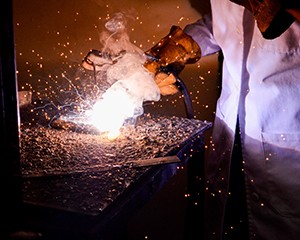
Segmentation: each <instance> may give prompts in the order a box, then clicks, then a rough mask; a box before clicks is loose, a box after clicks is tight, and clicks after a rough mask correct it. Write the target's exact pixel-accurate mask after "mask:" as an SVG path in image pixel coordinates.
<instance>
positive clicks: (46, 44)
mask: <svg viewBox="0 0 300 240" xmlns="http://www.w3.org/2000/svg"><path fill="white" fill-rule="evenodd" d="M13 11H14V31H15V46H16V61H17V78H18V90H19V91H20V90H30V91H32V92H33V93H34V94H37V95H38V94H40V92H46V91H52V90H53V89H51V88H53V86H54V85H55V84H62V83H63V81H65V80H64V79H63V78H62V73H66V74H67V75H68V76H69V79H70V80H71V81H72V76H74V73H75V72H76V71H77V69H78V67H79V65H80V63H81V61H82V59H83V57H84V56H85V55H86V54H87V53H88V52H89V50H90V49H99V47H100V44H99V34H100V33H101V31H103V29H104V24H105V22H106V21H107V19H109V18H110V17H112V16H113V14H114V13H117V12H123V13H125V14H126V15H127V16H129V18H128V19H129V20H128V26H127V27H128V32H129V35H130V39H131V42H132V43H134V44H135V45H136V46H138V47H139V48H141V49H142V50H143V51H146V50H148V49H149V48H151V47H152V46H153V45H154V44H155V43H156V42H158V41H159V40H160V39H161V38H162V37H164V36H165V35H166V34H168V32H169V29H170V28H171V26H172V25H178V26H181V27H182V28H183V27H184V26H185V25H186V24H188V23H192V22H194V21H195V20H197V19H198V18H200V17H201V16H202V15H203V14H205V12H207V11H208V3H207V1H206V0H199V1H196V0H192V1H188V0H152V1H148V0H129V1H119V0H111V1H102V0H64V1H59V0H47V1H39V0H16V1H14V9H13ZM218 67H219V63H218V55H212V56H208V57H204V58H202V59H201V60H200V61H199V62H198V63H196V64H193V65H188V66H186V67H185V69H184V70H183V72H182V73H181V75H180V76H181V78H182V79H183V80H184V82H185V84H186V86H187V88H188V90H189V92H190V96H191V98H192V101H193V107H194V116H195V118H197V119H200V120H203V121H204V120H207V121H210V122H212V121H213V118H214V111H215V104H216V99H217V96H218V93H219V77H218V76H219V72H218V71H219V70H218ZM145 111H146V112H152V113H159V114H161V115H167V116H172V115H176V116H183V117H185V116H186V113H185V109H184V104H183V100H182V96H181V95H180V94H176V95H173V96H167V97H162V98H161V100H160V101H159V102H156V103H155V104H153V105H151V106H147V107H145ZM210 134H211V130H209V131H207V132H206V133H205V145H206V147H207V146H208V142H209V138H210ZM186 183H187V171H186V168H183V169H180V170H179V172H178V174H177V175H176V176H174V178H173V179H172V180H171V181H170V183H169V184H168V185H167V186H166V187H165V188H164V189H163V190H162V191H161V192H160V193H159V194H157V195H156V196H154V198H153V200H152V201H151V202H149V204H148V205H147V206H146V207H145V208H144V209H142V210H141V211H140V212H139V213H137V214H136V215H135V217H134V218H133V219H131V220H130V221H129V236H130V239H155V240H159V239H173V240H176V239H178V240H181V239H183V235H184V227H183V226H184V224H185V214H186V205H187V197H186Z"/></svg>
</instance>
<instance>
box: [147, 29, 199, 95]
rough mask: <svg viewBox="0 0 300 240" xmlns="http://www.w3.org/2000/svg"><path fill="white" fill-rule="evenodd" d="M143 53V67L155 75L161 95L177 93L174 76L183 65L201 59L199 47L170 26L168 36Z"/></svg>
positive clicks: (180, 31)
mask: <svg viewBox="0 0 300 240" xmlns="http://www.w3.org/2000/svg"><path fill="white" fill-rule="evenodd" d="M145 53H146V55H147V56H148V60H147V61H146V62H145V64H144V66H145V68H146V69H147V70H148V71H150V72H152V73H153V74H154V75H155V81H156V83H157V85H158V86H159V88H160V90H161V94H162V95H170V94H174V93H177V92H178V89H177V87H176V86H175V84H174V83H175V82H176V77H175V76H174V74H175V75H178V74H179V73H180V72H181V71H182V70H183V69H184V66H185V64H189V63H195V62H197V61H198V60H199V59H200V58H201V49H200V47H199V45H198V44H197V43H196V42H195V41H194V40H193V38H192V37H191V36H189V35H187V34H186V33H184V31H183V30H182V29H181V28H180V27H178V26H172V28H171V29H170V32H169V34H168V35H166V36H165V37H163V38H162V39H161V40H160V41H159V42H158V43H157V44H156V45H154V46H153V47H152V48H151V49H149V50H148V51H146V52H145Z"/></svg>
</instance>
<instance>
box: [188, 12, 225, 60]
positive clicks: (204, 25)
mask: <svg viewBox="0 0 300 240" xmlns="http://www.w3.org/2000/svg"><path fill="white" fill-rule="evenodd" d="M184 32H185V33H186V34H188V35H190V36H191V37H192V38H193V39H194V40H195V41H196V42H197V43H198V45H199V46H200V48H201V53H202V56H206V55H210V54H213V53H216V52H218V51H220V50H221V49H220V47H219V45H218V44H217V43H216V41H215V39H214V36H213V31H212V21H211V17H210V16H209V15H205V16H204V17H203V18H201V19H199V20H198V21H197V22H195V23H192V24H189V25H187V26H186V27H185V28H184Z"/></svg>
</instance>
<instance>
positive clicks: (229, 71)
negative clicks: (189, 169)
mask: <svg viewBox="0 0 300 240" xmlns="http://www.w3.org/2000/svg"><path fill="white" fill-rule="evenodd" d="M211 7H212V22H211V21H210V20H209V19H208V18H206V17H204V18H203V19H201V20H199V21H198V22H196V23H194V24H191V25H188V26H187V27H186V28H185V32H186V33H187V34H189V35H190V36H192V37H193V38H194V40H195V41H196V42H197V43H198V44H199V46H200V47H201V50H202V55H203V56H205V55H209V54H212V53H215V52H217V51H219V50H222V52H223V55H224V62H223V73H222V74H223V75H222V92H221V96H220V98H219V99H218V102H217V110H216V119H215V122H214V129H213V143H212V146H211V150H212V151H211V153H212V154H211V157H210V158H209V159H208V161H207V167H206V175H207V176H206V177H207V183H208V186H207V187H208V188H207V189H208V190H207V196H208V198H209V199H208V201H207V203H206V204H207V205H206V206H205V207H206V212H207V215H206V218H205V223H207V224H206V225H207V228H206V238H205V239H220V236H221V226H222V225H221V222H222V218H223V210H224V203H225V199H226V191H227V188H228V174H229V166H230V157H231V153H232V147H233V142H234V136H235V127H236V124H237V118H238V119H239V125H240V133H241V142H242V143H241V144H242V150H243V159H244V168H245V175H246V191H247V204H248V218H249V231H250V232H249V234H250V239H256V240H262V239H264V240H266V239H268V240H277V239H278V240H279V239H280V240H298V239H300V23H299V22H294V23H293V24H292V25H291V26H290V27H289V28H288V29H287V30H286V31H285V32H284V33H283V34H281V35H280V36H279V37H277V38H275V39H273V40H267V39H264V38H263V36H262V34H261V32H260V31H259V29H258V28H257V24H256V22H255V20H254V19H253V17H252V14H251V13H250V12H249V11H248V10H246V9H245V8H244V7H242V6H240V5H237V4H235V3H232V2H230V1H229V0H211Z"/></svg>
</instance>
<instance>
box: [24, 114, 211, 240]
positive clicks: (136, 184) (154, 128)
mask: <svg viewBox="0 0 300 240" xmlns="http://www.w3.org/2000/svg"><path fill="white" fill-rule="evenodd" d="M166 126H168V127H166ZM210 126H211V124H210V123H206V122H202V121H199V120H192V119H185V118H177V117H172V118H169V117H158V118H157V117H153V116H151V117H150V116H147V117H146V118H142V120H141V121H140V122H137V123H136V124H135V127H134V129H132V128H131V129H130V131H129V132H126V131H125V132H124V133H123V135H124V136H123V139H122V140H120V141H121V142H122V144H123V143H124V146H126V147H124V146H123V145H122V146H120V141H119V143H118V144H117V143H116V145H118V148H115V147H113V145H114V143H109V147H107V146H102V145H101V143H100V146H99V142H98V145H97V146H99V148H97V147H95V146H96V145H93V146H94V149H95V148H96V150H93V151H95V152H93V153H91V154H92V155H91V156H88V158H89V159H87V160H85V161H81V164H79V165H76V164H75V163H74V162H73V159H74V158H76V159H78V157H79V158H80V157H81V156H82V155H81V154H84V153H82V152H78V151H80V149H78V144H79V146H81V147H84V148H87V149H89V144H97V142H95V141H100V142H103V139H98V140H97V136H94V135H89V134H85V133H74V132H70V131H60V130H57V129H42V132H43V135H41V136H40V135H39V134H40V131H39V129H38V130H37V129H34V131H33V133H32V132H31V131H30V130H28V129H26V130H24V131H23V132H24V134H23V136H22V139H24V138H26V140H23V141H28V142H29V143H30V144H29V143H25V144H23V145H27V146H29V148H23V153H22V152H21V157H23V158H24V157H27V158H28V159H27V160H28V161H25V163H24V159H23V173H24V179H23V180H24V182H23V183H24V185H23V186H24V187H23V197H24V207H23V209H24V213H23V216H24V227H25V229H28V230H30V231H37V232H41V233H42V236H43V237H44V238H43V239H56V240H57V239H97V240H100V239H105V240H107V239H126V223H127V222H128V219H129V218H130V217H131V216H132V215H133V214H134V213H135V212H136V211H137V210H139V209H141V208H142V207H143V206H144V205H145V203H147V201H149V200H150V199H151V197H152V196H153V195H154V194H155V193H156V192H158V191H159V190H160V189H161V188H162V187H163V186H164V185H165V184H166V183H167V182H168V181H169V180H170V179H171V177H172V176H174V175H175V174H176V172H177V171H178V169H179V167H181V166H184V165H187V164H188V162H189V161H192V160H193V161H196V162H199V161H202V160H203V159H199V158H202V157H201V156H202V155H203V152H204V143H203V133H204V131H205V130H207V129H208V128H210ZM133 132H134V133H133ZM149 132H151V136H152V137H151V136H150V135H149V134H150V133H149ZM25 133H26V134H25ZM36 134H38V135H39V136H37V135H36ZM164 134H167V136H165V135H164ZM60 135H62V136H63V137H64V142H63V147H65V144H66V142H67V143H68V144H67V145H68V147H70V144H71V148H72V149H73V152H68V154H69V155H71V157H70V156H69V160H68V159H67V160H66V159H64V158H63V157H62V156H59V159H57V157H56V158H53V159H55V161H58V160H60V161H59V164H61V165H60V166H57V165H55V166H53V165H51V164H52V163H50V165H49V162H48V163H47V159H48V160H49V159H50V158H47V156H48V155H49V154H50V153H48V152H47V151H44V152H41V150H36V149H35V147H37V146H34V145H32V143H33V144H37V145H41V143H42V148H46V149H47V148H48V146H44V145H43V144H45V143H48V142H52V143H51V144H50V145H49V146H51V147H54V148H56V149H58V148H61V147H62V146H60V147H58V145H56V143H57V142H56V141H57V138H60V137H59V136H60ZM65 135H67V137H65ZM148 135H149V136H148ZM53 136H56V140H55V139H54V140H53ZM160 136H161V137H160ZM176 136H177V137H176ZM85 137H88V140H86V139H85ZM137 137H138V139H136V138H137ZM43 138H45V139H44V140H43ZM75 138H76V139H80V141H79V143H78V142H76V143H75V142H73V141H72V140H74V139H75ZM167 138H168V139H167ZM172 138H173V139H172ZM33 139H35V141H33V142H32V140H33ZM36 139H39V140H36ZM21 142H22V141H21ZM82 142H84V144H85V145H82ZM134 142H135V143H136V146H135V147H134V146H133V144H134ZM137 142H138V143H137ZM128 145H131V146H133V148H134V151H135V152H139V153H138V154H135V156H134V158H137V159H141V158H143V159H144V160H145V159H149V158H154V159H155V158H157V157H161V158H164V157H168V156H176V157H178V160H179V161H178V162H174V163H161V164H159V163H158V164H157V163H156V164H155V165H149V166H147V165H146V166H135V165H132V164H124V159H121V160H116V158H117V156H119V158H120V157H121V158H122V155H123V158H126V156H128V155H129V153H128V152H127V151H130V150H126V148H127V147H128ZM154 146H155V147H154ZM103 148H105V150H106V153H105V154H104V155H106V156H109V157H110V159H108V160H107V159H105V161H106V162H107V161H108V162H110V164H108V165H107V164H104V165H103V164H102V163H101V159H100V160H99V158H98V160H97V161H95V160H94V161H91V158H93V156H95V155H97V152H101V149H102V150H103ZM124 148H125V150H124ZM149 148H150V149H149ZM121 149H122V151H121ZM21 150H22V149H21ZM28 151H30V153H28ZM36 151H38V152H39V153H40V156H39V157H34V154H36ZM82 151H83V152H84V150H82ZM89 151H90V150H89ZM111 151H114V154H113V153H112V152H111ZM120 151H121V153H120V154H118V152H120ZM131 151H132V150H131ZM148 151H149V152H152V153H153V151H155V154H154V155H151V156H150V155H149V154H148ZM130 154H131V155H132V152H131V153H130ZM139 154H140V155H139ZM30 156H32V157H31V158H30ZM98 157H99V156H98ZM34 158H36V159H34ZM43 158H44V159H45V160H41V159H43ZM113 158H115V159H114V160H113V161H116V162H111V161H112V160H111V159H113ZM21 159H22V158H21ZM53 159H51V160H49V161H53ZM131 160H132V159H131ZM131 160H130V161H129V160H128V159H126V161H129V162H131ZM118 161H119V162H118ZM126 161H125V163H126ZM21 162H22V161H21ZM99 162H100V165H99ZM133 162H134V161H133ZM196 164H198V165H199V163H196ZM49 166H50V167H49ZM53 169H54V170H53ZM194 171H195V170H194ZM192 178H193V176H189V179H192Z"/></svg>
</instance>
